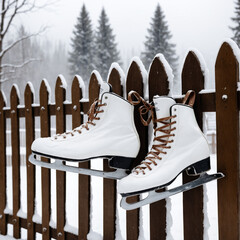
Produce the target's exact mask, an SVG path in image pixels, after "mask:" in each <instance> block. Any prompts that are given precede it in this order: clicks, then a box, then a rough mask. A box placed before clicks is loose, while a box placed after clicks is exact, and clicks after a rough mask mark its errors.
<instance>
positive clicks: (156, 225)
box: [148, 57, 169, 240]
mask: <svg viewBox="0 0 240 240" xmlns="http://www.w3.org/2000/svg"><path fill="white" fill-rule="evenodd" d="M148 82H149V101H150V102H151V101H152V100H153V96H154V95H168V94H169V82H168V75H167V73H166V71H165V67H164V65H163V63H162V62H161V61H160V59H159V57H155V58H154V60H153V62H152V65H151V68H150V71H149V79H148ZM166 226H167V222H166V201H165V200H162V201H158V202H155V203H153V204H151V205H150V239H152V240H154V239H166V236H167V234H166Z"/></svg>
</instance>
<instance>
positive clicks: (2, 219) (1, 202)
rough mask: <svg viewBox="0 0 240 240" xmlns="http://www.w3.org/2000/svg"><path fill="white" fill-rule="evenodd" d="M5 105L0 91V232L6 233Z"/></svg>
mask: <svg viewBox="0 0 240 240" xmlns="http://www.w3.org/2000/svg"><path fill="white" fill-rule="evenodd" d="M5 106H6V102H5V97H4V95H3V93H2V91H0V142H1V144H0V234H1V235H6V234H7V222H6V215H5V214H4V209H5V207H6V197H7V196H6V187H7V183H6V118H5V112H4V111H3V108H4V107H5Z"/></svg>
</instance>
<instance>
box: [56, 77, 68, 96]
mask: <svg viewBox="0 0 240 240" xmlns="http://www.w3.org/2000/svg"><path fill="white" fill-rule="evenodd" d="M61 89H62V91H61ZM66 89H67V82H66V80H65V78H64V76H63V75H58V77H57V81H56V84H55V98H57V97H58V96H57V95H56V93H57V92H58V93H59V92H63V93H65V92H66Z"/></svg>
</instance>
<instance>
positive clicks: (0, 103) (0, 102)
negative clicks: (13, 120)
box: [0, 90, 7, 109]
mask: <svg viewBox="0 0 240 240" xmlns="http://www.w3.org/2000/svg"><path fill="white" fill-rule="evenodd" d="M6 105H7V98H6V96H5V94H4V92H3V91H2V90H0V109H2V108H4V107H5V106H6Z"/></svg>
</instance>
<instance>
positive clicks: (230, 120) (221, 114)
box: [215, 43, 240, 240]
mask: <svg viewBox="0 0 240 240" xmlns="http://www.w3.org/2000/svg"><path fill="white" fill-rule="evenodd" d="M238 66H239V65H238V62H237V60H236V58H235V55H234V53H233V50H232V48H231V46H230V45H229V44H228V43H223V44H222V46H221V49H220V50H219V53H218V57H217V61H216V66H215V73H216V90H217V92H216V124H217V168H218V171H220V172H223V173H224V174H225V178H223V179H221V180H219V181H218V223H219V240H225V239H231V240H238V239H239V238H240V232H239V231H240V219H239V218H240V212H239V207H240V206H239V201H240V195H239V187H240V182H239V111H238V109H239V108H238V107H239V103H238V101H237V100H238V98H237V92H236V90H237V82H238V81H239V67H238ZM226 97H227V98H226Z"/></svg>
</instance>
